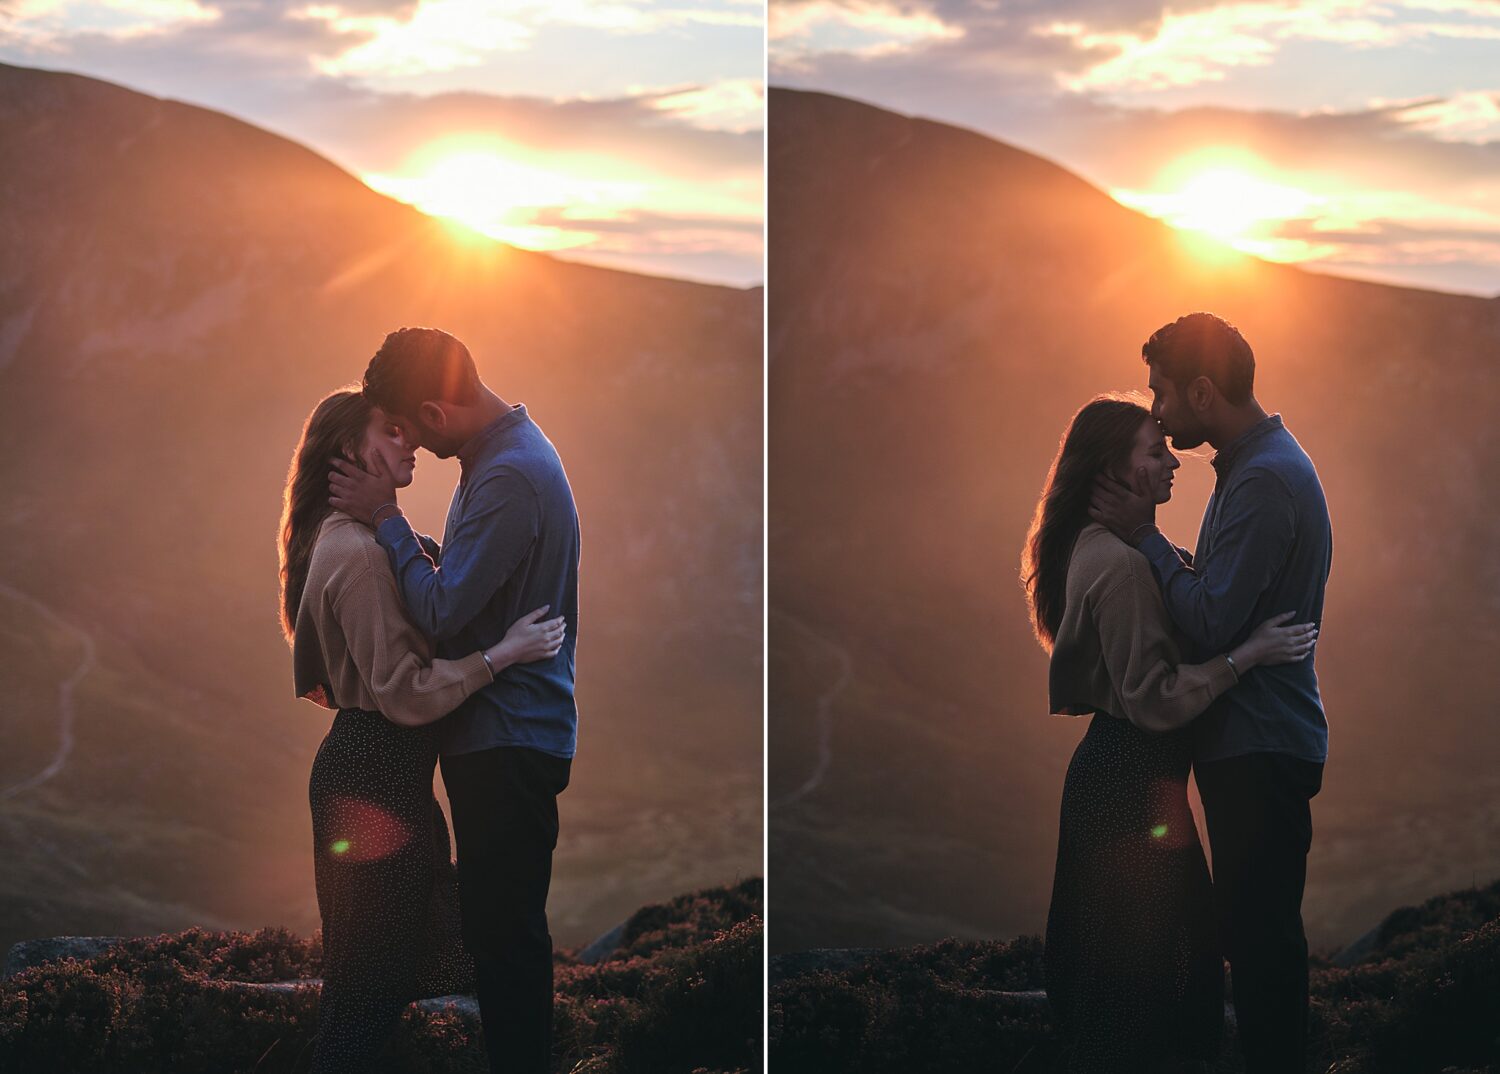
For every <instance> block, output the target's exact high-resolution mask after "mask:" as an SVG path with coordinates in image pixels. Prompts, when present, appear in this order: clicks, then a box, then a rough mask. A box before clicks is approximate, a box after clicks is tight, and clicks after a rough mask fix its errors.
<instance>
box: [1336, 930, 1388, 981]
mask: <svg viewBox="0 0 1500 1074" xmlns="http://www.w3.org/2000/svg"><path fill="white" fill-rule="evenodd" d="M1380 930H1381V926H1380V925H1376V926H1375V927H1374V928H1373V929H1371V930H1370V931H1369V932H1367V933H1365V934H1364V935H1363V936H1361V937H1360V938H1359V939H1357V940H1355V941H1354V942H1353V943H1351V944H1350V945H1349V946H1348V947H1346V948H1344V949H1343V950H1342V951H1340V952H1339V953H1338V954H1336V955H1334V956H1333V964H1334V965H1335V966H1337V967H1338V968H1339V969H1341V970H1347V969H1348V968H1349V967H1350V966H1357V965H1359V963H1361V962H1363V961H1364V960H1365V959H1367V958H1369V957H1370V956H1371V955H1373V954H1374V953H1375V947H1376V945H1377V944H1378V943H1379V942H1380Z"/></svg>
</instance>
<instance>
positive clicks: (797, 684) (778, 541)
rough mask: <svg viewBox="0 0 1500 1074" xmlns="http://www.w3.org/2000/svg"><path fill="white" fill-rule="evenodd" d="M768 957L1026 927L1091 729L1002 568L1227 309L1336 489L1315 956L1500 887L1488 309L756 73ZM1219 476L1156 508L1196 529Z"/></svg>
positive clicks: (1499, 333)
mask: <svg viewBox="0 0 1500 1074" xmlns="http://www.w3.org/2000/svg"><path fill="white" fill-rule="evenodd" d="M769 109H770V113H769V114H770V127H769V149H768V153H769V156H768V167H769V180H770V182H769V189H770V201H769V230H770V255H769V256H770V260H769V264H768V270H769V271H768V278H767V288H768V294H769V295H770V322H769V339H770V352H769V353H770V374H769V376H770V380H769V400H770V415H771V417H770V445H769V454H770V471H769V480H770V482H771V488H772V489H773V490H774V493H773V495H772V498H771V508H770V510H771V515H770V518H769V533H770V537H769V539H770V603H771V608H770V623H771V642H770V720H771V726H770V744H771V745H770V749H771V756H770V773H771V776H770V778H771V787H770V802H771V814H770V828H771V843H770V848H771V849H770V870H771V874H772V875H773V876H775V877H776V884H777V902H776V915H775V920H774V922H773V923H772V930H771V943H772V947H773V949H774V950H778V951H791V950H798V949H802V948H808V947H821V946H869V945H876V946H886V945H890V944H905V943H917V942H924V941H928V940H931V939H934V938H936V937H939V936H944V935H958V936H967V937H982V936H995V935H1015V934H1024V933H1029V932H1034V931H1038V930H1039V929H1040V928H1041V922H1042V919H1043V916H1044V914H1045V908H1046V900H1047V892H1048V888H1049V885H1050V881H1051V876H1052V862H1053V855H1054V853H1055V849H1056V833H1057V827H1056V824H1057V819H1056V818H1057V809H1058V802H1059V798H1060V795H1061V788H1062V781H1063V774H1064V771H1065V769H1066V766H1067V761H1068V757H1069V756H1070V754H1071V752H1072V750H1073V748H1074V746H1075V745H1076V743H1077V741H1078V739H1079V738H1080V737H1081V736H1082V733H1083V725H1082V724H1081V723H1079V722H1077V721H1071V720H1066V719H1059V718H1051V717H1049V716H1048V715H1047V711H1046V658H1045V656H1044V654H1043V653H1042V652H1041V650H1040V649H1039V648H1038V646H1037V645H1036V643H1035V641H1034V640H1033V638H1032V636H1031V633H1030V630H1029V628H1028V625H1027V618H1026V614H1025V609H1024V605H1023V602H1022V599H1021V594H1020V590H1019V587H1018V586H1017V584H1016V577H1017V567H1018V561H1019V554H1020V548H1021V543H1022V540H1023V537H1024V535H1025V531H1026V526H1027V523H1028V521H1029V518H1030V515H1031V512H1032V509H1033V507H1034V505H1035V502H1036V496H1037V494H1038V492H1039V490H1040V487H1041V484H1042V480H1043V477H1044V476H1045V473H1046V469H1047V466H1048V463H1049V462H1050V460H1051V457H1052V455H1053V453H1054V451H1055V450H1056V447H1057V443H1058V438H1059V436H1060V434H1061V432H1062V430H1063V428H1064V425H1065V423H1066V422H1067V420H1068V418H1069V417H1070V416H1071V414H1072V413H1073V412H1074V411H1075V410H1076V409H1077V408H1078V407H1079V406H1080V405H1082V403H1084V402H1085V401H1086V400H1087V399H1088V398H1089V397H1090V396H1091V395H1093V394H1094V393H1096V392H1099V391H1104V390H1115V389H1130V388H1143V387H1144V385H1145V380H1146V375H1145V367H1144V366H1143V365H1142V363H1141V361H1140V357H1139V356H1140V346H1141V343H1142V341H1143V340H1144V339H1145V338H1146V337H1147V336H1148V335H1149V334H1150V333H1151V332H1152V331H1154V330H1155V329H1156V328H1157V327H1159V326H1160V325H1162V324H1165V323H1167V322H1168V321H1171V320H1173V319H1174V318H1176V317H1177V316H1179V315H1181V314H1184V313H1187V312H1190V311H1192V310H1199V309H1207V310H1213V311H1216V312H1218V313H1220V314H1222V315H1224V316H1226V317H1228V318H1229V319H1230V320H1231V321H1233V322H1235V323H1236V324H1237V325H1239V326H1240V328H1241V329H1242V330H1243V331H1244V332H1245V335H1246V337H1247V338H1248V339H1249V340H1250V342H1251V344H1252V346H1253V347H1254V349H1255V353H1256V356H1257V362H1258V376H1257V389H1258V395H1259V396H1260V399H1261V400H1262V402H1264V403H1265V404H1266V405H1267V406H1268V407H1269V408H1271V409H1272V410H1277V411H1280V412H1282V413H1283V415H1284V416H1285V418H1286V421H1287V424H1288V426H1289V427H1290V428H1291V429H1292V431H1293V432H1294V433H1295V435H1296V436H1297V437H1298V438H1299V440H1301V442H1302V443H1303V444H1304V445H1305V446H1306V447H1307V449H1308V450H1309V452H1310V453H1311V455H1312V458H1313V459H1314V461H1315V462H1316V464H1317V466H1318V469H1319V472H1320V474H1321V476H1322V478H1323V482H1324V485H1325V487H1326V489H1327V493H1328V499H1329V503H1330V506H1331V510H1332V515H1333V522H1334V531H1335V532H1334V563H1333V576H1332V581H1331V583H1330V589H1329V595H1328V603H1327V618H1326V622H1325V624H1324V629H1323V632H1322V636H1321V640H1320V643H1319V650H1318V654H1317V661H1318V671H1319V675H1320V678H1321V681H1322V686H1323V690H1324V696H1325V700H1326V702H1327V706H1328V711H1329V718H1330V722H1331V724H1332V732H1331V737H1332V759H1331V762H1330V764H1329V767H1328V770H1327V773H1326V778H1325V781H1324V791H1323V793H1322V795H1320V796H1319V798H1318V799H1317V801H1316V802H1315V803H1314V810H1313V812H1314V824H1315V832H1316V834H1315V836H1314V846H1313V855H1312V859H1311V865H1310V875H1309V887H1308V897H1307V902H1306V913H1307V918H1308V923H1309V928H1310V930H1311V934H1312V937H1313V939H1314V942H1317V943H1324V944H1333V943H1339V942H1343V941H1345V940H1348V939H1350V938H1352V936H1353V935H1354V933H1355V932H1356V931H1357V930H1358V929H1359V928H1360V927H1361V925H1362V923H1363V922H1365V921H1368V920H1370V919H1371V918H1373V917H1375V916H1377V915H1378V914H1380V913H1381V912H1382V911H1383V909H1384V908H1385V907H1387V906H1389V905H1390V902H1391V900H1392V899H1399V900H1406V901H1418V900H1420V899H1422V898H1425V897H1427V896H1428V895H1430V894H1432V893H1434V892H1440V891H1446V890H1451V889H1452V888H1454V887H1456V886H1459V885H1462V884H1467V883H1470V882H1472V880H1473V878H1474V876H1476V875H1477V876H1481V877H1482V876H1486V875H1494V874H1496V873H1500V842H1497V840H1496V838H1495V833H1496V832H1497V831H1500V735H1497V734H1496V733H1495V732H1494V727H1495V719H1494V715H1493V713H1492V712H1491V705H1492V702H1491V700H1490V699H1492V698H1494V697H1497V696H1500V664H1497V663H1496V662H1495V661H1494V660H1492V659H1490V658H1489V656H1488V655H1487V654H1489V653H1490V652H1492V651H1494V649H1495V648H1496V646H1497V644H1500V545H1497V544H1496V541H1495V533H1496V531H1497V528H1500V510H1497V507H1496V503H1495V500H1494V497H1493V495H1492V493H1491V491H1490V486H1491V484H1492V482H1491V481H1490V480H1489V477H1488V475H1490V474H1493V473H1494V472H1495V471H1496V470H1497V469H1500V425H1497V424H1496V422H1495V421H1494V415H1495V414H1497V413H1500V301H1495V300H1484V299H1478V298H1470V297H1460V296H1454V295H1446V294H1437V293H1432V292H1426V291H1419V290H1412V289H1404V288H1396V287H1388V286H1381V285H1377V284H1371V283H1360V282H1353V281H1349V280H1343V279H1337V278H1334V277H1330V276H1321V275H1316V274H1312V273H1308V272H1305V271H1302V270H1299V269H1297V268H1294V267H1290V266H1284V265H1273V264H1268V263H1265V262H1260V261H1257V260H1255V259H1253V258H1249V257H1245V256H1241V255H1239V254H1235V253H1232V252H1230V251H1228V250H1226V249H1224V248H1222V247H1218V246H1216V245H1215V244H1213V243H1211V242H1209V241H1207V240H1198V239H1193V238H1191V237H1188V236H1186V235H1184V234H1182V233H1179V232H1175V231H1173V230H1172V229H1170V228H1168V227H1167V226H1165V225H1163V224H1161V223H1159V222H1157V221H1154V220H1151V219H1148V218H1146V217H1144V216H1141V215H1140V214H1137V213H1135V212H1132V211H1130V210H1128V209H1125V208H1124V207H1122V206H1120V205H1119V204H1117V203H1115V202H1114V201H1112V200H1111V199H1110V198H1109V197H1108V196H1106V195H1105V194H1104V193H1103V192H1102V191H1099V190H1097V189H1095V188H1093V187H1091V186H1090V185H1088V184H1087V183H1085V182H1084V181H1083V180H1081V179H1079V178H1078V177H1077V176H1074V175H1072V174H1070V173H1068V172H1067V171H1065V170H1063V169H1062V168H1060V167H1058V166H1056V165H1055V164H1052V163H1051V162H1049V161H1046V160H1043V159H1041V158H1039V157H1037V156H1034V155H1032V154H1030V153H1026V152H1024V151H1022V150H1020V149H1016V148H1014V147H1011V146H1007V145H1004V144H1002V143H1000V142H997V141H995V140H993V139H990V138H987V137H984V136H982V135H979V134H976V133H974V132H972V131H966V130H961V129H958V128H955V127H952V126H948V125H945V124H942V123H937V122H932V121H928V120H922V119H913V118H910V117H907V116H902V115H896V114H893V113H891V112H888V111H883V110H880V109H877V108H873V107H870V106H867V105H863V104H859V103H856V102H854V101H849V100H844V99H840V98H837V97H831V96H827V95H824V94H816V93H803V92H794V91H790V90H773V91H772V92H771V95H770V102H769ZM1210 482H1211V470H1210V469H1209V467H1208V466H1207V465H1205V464H1204V461H1203V460H1200V459H1189V460H1186V465H1185V466H1184V469H1183V471H1182V472H1180V474H1179V481H1178V483H1177V484H1178V493H1177V497H1176V499H1175V500H1174V503H1173V504H1172V505H1171V506H1170V508H1169V509H1168V510H1167V511H1166V512H1164V516H1163V522H1164V525H1165V526H1166V527H1167V529H1168V530H1169V531H1170V532H1171V533H1172V534H1173V536H1175V537H1176V538H1177V540H1178V541H1179V543H1183V544H1188V545H1191V544H1192V543H1193V542H1194V540H1195V539H1196V534H1197V529H1198V520H1199V516H1200V515H1201V511H1202V507H1203V504H1204V502H1205V500H1206V498H1207V494H1208V491H1209V487H1210Z"/></svg>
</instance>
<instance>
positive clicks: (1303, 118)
mask: <svg viewBox="0 0 1500 1074" xmlns="http://www.w3.org/2000/svg"><path fill="white" fill-rule="evenodd" d="M769 38H770V63H769V73H770V82H771V84H772V85H773V86H777V85H780V86H790V87H797V88H804V89H818V90H825V91H828V92H832V93H839V94H843V95H846V96H850V97H855V98H858V99H860V100H864V101H869V102H871V103H874V104H878V105H883V106H885V107H888V108H893V109H895V110H897V111H902V112H906V113H910V114H915V115H921V116H926V117H929V118H933V119H939V120H944V121H947V122H953V123H957V124H959V125H962V126H966V127H970V128H973V129H976V130H980V131H982V132H984V133H986V134H990V135H993V136H995V137H997V138H1000V139H1002V140H1004V141H1006V142H1009V143H1011V144H1012V145H1016V146H1019V147H1021V148H1024V149H1028V150H1031V151H1033V152H1036V153H1039V154H1041V155H1042V156H1045V157H1048V158H1049V159H1051V160H1053V161H1056V162H1057V163H1059V164H1062V165H1064V166H1065V167H1067V168H1069V169H1070V170H1072V171H1074V172H1076V173H1077V174H1079V175H1081V176H1082V177H1083V178H1085V179H1088V180H1089V181H1090V182H1092V183H1094V184H1095V185H1096V186H1099V187H1101V188H1102V189H1104V190H1107V191H1108V192H1109V193H1110V194H1111V195H1113V196H1114V197H1115V198H1116V199H1117V200H1119V201H1120V202H1122V203H1124V204H1126V205H1129V206H1131V207H1132V208H1136V209H1139V210H1141V211H1144V212H1148V213H1150V214H1151V215H1153V216H1158V217H1161V218H1162V219H1165V220H1167V221H1168V222H1170V223H1173V224H1175V225H1177V226H1181V227H1186V228H1191V229H1193V230H1197V231H1202V232H1206V233H1208V234H1210V235H1212V236H1213V237H1215V238H1217V239H1219V240H1220V241H1223V242H1227V243H1229V244H1230V245H1232V246H1234V247H1236V248H1237V249H1240V250H1244V251H1246V252H1248V253H1253V254H1256V255H1258V256H1261V257H1266V258H1270V259H1273V260H1278V261H1287V262H1296V263H1299V264H1301V265H1302V266H1303V267H1305V268H1308V269H1312V270H1314V271H1323V272H1331V273H1336V274H1339V275H1344V276H1356V277H1360V278H1363V279H1374V280H1379V281H1383V282H1391V283H1398V284H1404V285H1409V286H1416V287H1424V288H1430V289H1436V290H1445V291H1457V292H1462V293H1466V294H1479V295H1487V296H1495V295H1500V0H1388V2H1382V3H1349V2H1342V0H1301V2H1296V3H1286V2H1261V0H1231V2H1214V0H1182V2H1180V3H1171V4H1166V3H1162V2H1161V0H771V8H770V28H769Z"/></svg>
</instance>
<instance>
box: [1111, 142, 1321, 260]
mask: <svg viewBox="0 0 1500 1074" xmlns="http://www.w3.org/2000/svg"><path fill="white" fill-rule="evenodd" d="M1266 172H1267V169H1266V168H1265V167H1264V165H1262V164H1261V162H1260V161H1259V160H1257V159H1256V158H1255V157H1254V156H1252V155H1251V154H1248V153H1244V152H1241V151H1238V150H1232V149H1212V150H1206V151H1203V152H1199V153H1194V154H1192V155H1190V156H1188V157H1184V158H1181V159H1179V160H1177V161H1174V162H1173V163H1172V164H1170V165H1168V166H1167V167H1166V168H1164V169H1163V170H1162V171H1161V172H1160V173H1159V174H1158V175H1157V177H1156V182H1155V183H1154V184H1153V189H1150V190H1126V189H1113V190H1111V191H1110V194H1111V195H1112V196H1113V197H1114V199H1115V200H1116V201H1118V202H1120V203H1121V204H1122V205H1127V206H1129V207H1130V208H1132V209H1137V210H1139V211H1141V212H1143V213H1146V214H1147V215H1148V216H1154V217H1156V218H1157V219H1159V220H1162V221H1164V222H1166V223H1168V224H1170V225H1172V226H1173V227H1175V228H1180V229H1182V230H1184V231H1190V232H1196V233H1197V234H1200V235H1205V236H1208V237H1210V238H1213V239H1216V240H1218V241H1219V242H1222V243H1225V244H1227V245H1228V246H1230V247H1232V248H1234V249H1236V250H1239V251H1241V252H1242V253H1247V254H1254V255H1255V256H1257V257H1263V258H1266V259H1267V260H1271V261H1306V260H1309V259H1311V258H1316V257H1320V256H1324V255H1326V254H1327V253H1328V252H1329V251H1330V250H1331V247H1327V246H1323V245H1318V244H1314V243H1310V242H1305V241H1303V240H1301V239H1289V238H1283V237H1279V236H1277V235H1276V234H1275V231H1276V227H1277V225H1279V224H1282V223H1285V222H1287V221H1291V220H1303V219H1307V218H1309V217H1314V216H1321V215H1322V214H1323V211H1324V209H1325V207H1326V199H1325V198H1323V197H1320V196H1319V195H1317V194H1313V193H1310V192H1309V191H1306V190H1302V189H1299V188H1298V187H1295V186H1289V185H1286V184H1285V183H1282V182H1278V181H1276V180H1275V179H1272V178H1270V177H1269V176H1268V175H1267V174H1266Z"/></svg>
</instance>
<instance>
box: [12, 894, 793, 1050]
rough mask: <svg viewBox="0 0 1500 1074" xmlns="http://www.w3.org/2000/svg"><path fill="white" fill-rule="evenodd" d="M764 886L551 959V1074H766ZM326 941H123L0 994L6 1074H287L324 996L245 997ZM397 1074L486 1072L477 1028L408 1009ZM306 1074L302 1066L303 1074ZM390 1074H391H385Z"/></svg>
mask: <svg viewBox="0 0 1500 1074" xmlns="http://www.w3.org/2000/svg"><path fill="white" fill-rule="evenodd" d="M761 906H762V901H761V883H760V881H759V880H746V881H743V882H742V883H740V884H738V885H736V886H734V887H723V888H714V889H710V890H705V891H699V892H695V893H693V894H691V895H684V896H680V897H678V898H676V899H673V900H671V901H669V902H667V903H663V904H658V905H653V906H647V907H644V908H642V909H640V910H639V911H637V912H636V913H635V914H633V915H632V916H631V917H630V919H629V920H628V921H627V922H626V923H625V925H624V927H623V930H622V932H621V935H620V939H619V944H618V946H617V947H616V948H615V949H614V950H613V951H612V952H611V953H610V954H609V955H608V956H607V957H605V958H604V959H602V960H600V961H598V962H594V963H589V962H584V961H581V960H580V959H579V958H578V957H576V955H577V952H561V953H560V954H559V956H558V959H557V969H556V978H557V1000H556V1006H555V1008H554V1010H555V1017H556V1034H555V1053H554V1066H553V1069H554V1070H556V1071H558V1072H559V1074H561V1072H573V1074H673V1072H678V1074H691V1072H702V1074H741V1072H743V1074H750V1072H752V1071H759V1070H760V1069H761V1065H762V1054H763V1053H762V1045H761V1036H762V1034H761V1012H762V1011H763V1010H764V1007H763V1006H762V1004H763V1002H764V998H763V997H764V990H763V954H762V950H763V949H762V928H761V913H762V911H761ZM321 957H322V948H321V941H320V939H319V938H318V937H314V938H312V939H302V938H299V937H297V936H294V935H292V934H290V933H288V932H286V931H285V930H282V929H261V930H260V931H258V932H255V933H214V932H207V931H204V930H202V929H190V930H188V931H187V932H184V933H180V934H177V935H167V936H158V937H154V938H150V939H145V938H143V939H136V940H127V941H124V942H123V943H121V944H118V945H117V946H115V947H113V948H111V949H110V950H109V951H108V952H106V953H105V954H102V955H100V956H98V957H96V958H91V959H87V960H85V961H77V960H72V959H67V960H61V961H58V962H50V963H46V964H43V965H40V966H36V967H33V968H31V969H28V970H25V971H23V972H22V973H19V974H17V975H16V976H14V977H11V978H9V979H7V980H5V981H3V982H0V1069H4V1070H26V1071H31V1072H36V1074H44V1072H51V1071H57V1072H64V1071H65V1072H69V1074H73V1072H77V1071H85V1070H88V1071H93V1070H110V1071H116V1072H118V1074H136V1072H139V1074H158V1072H161V1071H172V1072H173V1074H195V1072H201V1074H228V1072H239V1071H250V1070H254V1071H256V1072H257V1074H277V1072H289V1071H293V1070H298V1069H303V1070H305V1069H306V1062H307V1055H308V1054H309V1048H310V1042H311V1040H312V1035H313V1033H314V1032H315V1031H316V1026H317V1009H318V990H317V988H316V986H315V985H309V986H306V987H301V988H288V989H280V990H249V989H245V988H242V987H236V984H235V983H236V982H260V983H266V982H274V981H296V980H299V979H307V978H313V977H317V976H318V975H319V973H320V972H321V966H320V960H321ZM386 1058H387V1061H388V1067H389V1069H390V1070H393V1071H395V1070H399V1071H418V1070H420V1071H427V1072H431V1074H441V1072H453V1074H458V1072H460V1071H472V1070H477V1069H480V1068H481V1067H484V1063H485V1061H484V1052H483V1049H482V1044H481V1038H480V1026H479V1020H478V1016H477V1014H475V1013H472V1012H469V1011H464V1010H461V1009H459V1008H458V1006H457V1005H454V1004H450V1005H448V1006H447V1007H445V1008H441V1009H433V1006H432V1005H431V1004H426V1005H424V1006H422V1007H418V1006H415V1005H414V1006H412V1007H411V1008H409V1009H408V1010H407V1012H406V1013H405V1015H404V1016H403V1017H402V1021H401V1024H400V1026H399V1027H398V1029H397V1032H396V1035H395V1039H394V1040H393V1042H392V1045H391V1048H390V1050H389V1053H388V1055H387V1057H386ZM299 1063H300V1066H299ZM382 1069H385V1068H382Z"/></svg>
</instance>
